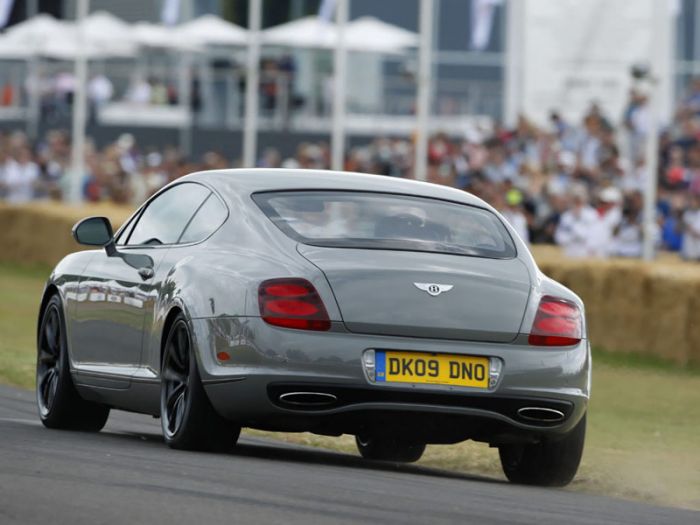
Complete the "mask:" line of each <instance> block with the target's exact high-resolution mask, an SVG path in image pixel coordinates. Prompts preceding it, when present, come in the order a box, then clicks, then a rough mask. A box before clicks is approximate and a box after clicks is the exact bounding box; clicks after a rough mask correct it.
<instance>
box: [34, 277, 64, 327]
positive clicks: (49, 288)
mask: <svg viewBox="0 0 700 525" xmlns="http://www.w3.org/2000/svg"><path fill="white" fill-rule="evenodd" d="M54 295H58V296H59V297H61V292H60V291H59V289H58V286H56V285H55V284H54V283H52V282H49V283H47V284H46V287H45V288H44V293H43V294H42V296H41V302H40V303H39V315H38V317H37V323H36V337H37V340H38V338H39V330H40V329H41V319H42V317H43V316H44V310H46V306H47V305H48V304H49V301H50V300H51V298H52V297H53V296H54Z"/></svg>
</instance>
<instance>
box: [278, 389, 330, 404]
mask: <svg viewBox="0 0 700 525" xmlns="http://www.w3.org/2000/svg"><path fill="white" fill-rule="evenodd" d="M279 400H280V401H281V402H282V403H287V404H288V405H297V406H307V407H308V406H323V405H332V404H333V403H335V402H336V401H337V400H338V398H337V397H336V396H334V395H333V394H329V393H327V392H287V393H285V394H282V395H281V396H280V397H279Z"/></svg>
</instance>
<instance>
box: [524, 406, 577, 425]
mask: <svg viewBox="0 0 700 525" xmlns="http://www.w3.org/2000/svg"><path fill="white" fill-rule="evenodd" d="M528 412H532V413H533V414H532V415H528ZM537 413H539V414H540V415H542V416H543V417H537V416H536V415H535V414H537ZM518 415H519V416H520V417H521V418H523V419H526V420H528V421H540V422H549V423H555V422H557V421H561V420H563V419H564V418H565V417H566V416H565V415H564V412H562V411H560V410H556V409H554V408H545V407H522V408H519V409H518Z"/></svg>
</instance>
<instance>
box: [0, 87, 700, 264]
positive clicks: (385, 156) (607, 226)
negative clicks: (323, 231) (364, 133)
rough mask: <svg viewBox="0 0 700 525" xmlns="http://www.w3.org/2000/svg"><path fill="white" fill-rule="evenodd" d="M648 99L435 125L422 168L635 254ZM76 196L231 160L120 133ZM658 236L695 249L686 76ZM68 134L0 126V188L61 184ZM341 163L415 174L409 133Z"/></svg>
mask: <svg viewBox="0 0 700 525" xmlns="http://www.w3.org/2000/svg"><path fill="white" fill-rule="evenodd" d="M647 106H648V101H647V98H646V96H645V94H644V93H643V92H637V91H632V92H631V93H630V97H629V103H628V106H627V108H626V111H625V115H624V118H623V123H622V124H621V125H619V126H617V127H615V126H613V125H612V124H611V120H610V119H609V117H607V116H606V115H604V113H603V112H602V111H601V110H600V108H599V107H598V106H597V105H595V104H593V105H592V106H591V107H590V109H589V111H588V112H587V114H586V115H585V116H584V118H583V119H582V121H581V122H568V121H566V120H565V119H564V118H563V117H562V116H561V115H560V114H559V113H557V112H555V111H553V112H552V113H551V115H550V119H549V123H548V125H546V126H535V125H534V124H533V123H531V122H529V121H528V120H527V119H526V118H524V117H521V118H520V120H519V122H518V124H517V126H516V127H515V128H513V129H506V128H503V127H498V126H497V127H496V128H495V129H493V130H491V131H490V132H489V133H483V132H481V133H480V132H474V133H470V134H469V135H468V136H465V137H463V138H460V139H455V138H454V137H448V136H447V135H444V134H437V135H435V136H433V137H431V138H430V142H429V148H428V180H429V181H430V182H434V183H438V184H445V185H450V186H454V187H456V188H459V189H462V190H465V191H469V192H471V193H473V194H475V195H477V196H479V197H481V198H483V199H484V200H486V201H487V202H489V203H490V204H492V205H493V206H494V207H495V208H497V209H498V210H499V211H500V212H501V213H502V214H503V215H504V216H505V218H506V219H507V220H508V221H509V222H510V223H511V224H512V225H513V227H514V228H515V229H516V231H518V233H519V234H520V236H521V237H522V238H523V239H525V240H526V241H528V242H530V243H551V244H558V245H560V246H562V248H563V250H564V252H565V253H566V254H568V255H569V256H572V257H609V256H623V257H639V256H641V252H642V229H643V216H642V214H643V211H642V208H643V206H642V204H643V197H642V191H643V188H644V184H645V179H646V177H648V176H649V173H648V169H647V167H646V165H645V160H644V158H645V156H644V144H645V142H646V138H647V132H648V130H647V127H648V114H647V112H648V107H647ZM85 155H86V157H85V158H86V171H87V173H86V175H85V177H84V182H83V188H82V191H83V196H84V199H85V200H87V201H94V202H97V201H112V202H114V203H118V204H126V205H131V206H136V205H138V204H140V203H141V202H143V201H144V200H145V199H146V198H148V197H149V196H150V195H151V194H153V193H154V192H156V191H157V190H158V189H160V188H161V187H163V186H164V185H165V184H167V183H169V182H171V181H173V180H175V179H177V178H178V177H181V176H183V175H186V174H187V173H191V172H193V171H197V170H205V169H217V168H228V167H235V166H236V165H237V164H238V163H239V161H238V160H237V159H231V158H227V157H226V155H225V152H223V153H222V152H215V151H211V152H207V153H205V154H204V155H203V156H202V157H201V158H198V159H191V158H186V157H185V156H183V155H182V153H181V152H180V151H179V150H178V149H177V148H174V147H168V148H164V149H156V148H150V147H144V145H141V144H138V143H137V142H136V140H135V139H134V137H133V136H132V135H129V134H125V135H122V136H120V137H119V138H118V140H116V141H115V142H113V143H112V144H109V145H107V146H105V147H103V148H100V149H97V148H95V147H94V146H93V145H92V144H91V143H88V145H87V148H86V153H85ZM658 164H659V169H658V173H655V174H653V176H654V177H656V178H657V180H658V201H657V208H656V209H657V215H656V225H657V231H656V237H657V246H658V248H659V249H662V250H669V251H676V252H680V254H681V256H682V257H684V258H685V259H689V260H700V81H695V82H693V84H692V85H691V88H690V90H689V93H688V95H687V96H686V98H685V99H684V100H683V101H682V102H681V103H680V104H679V107H678V108H677V111H676V114H675V117H674V120H673V122H672V124H671V125H670V126H669V127H668V128H667V129H665V130H664V131H663V132H662V134H661V136H660V141H659V163H658ZM329 165H330V150H329V145H328V144H327V143H302V144H299V146H298V147H297V149H296V153H295V154H294V155H293V156H290V157H288V158H284V157H283V156H282V155H280V153H279V152H278V151H276V150H274V149H264V150H263V151H262V152H261V155H260V157H259V159H258V166H261V167H270V168H276V167H286V168H316V169H328V168H329ZM69 166H70V137H69V134H68V133H67V132H65V131H61V130H53V131H50V132H48V133H47V134H46V136H44V137H42V138H41V140H38V141H36V142H35V143H32V142H30V141H29V140H28V139H27V137H26V135H25V134H24V133H22V132H10V133H0V199H2V200H5V201H7V202H11V203H21V202H27V201H31V200H37V199H61V198H63V196H64V195H66V186H67V179H68V177H67V172H68V170H69ZM345 168H346V170H348V171H359V172H365V173H376V174H381V175H386V176H390V177H406V178H411V177H413V144H412V142H411V141H410V140H408V139H395V138H377V139H375V140H373V141H371V142H370V143H368V144H366V145H364V146H358V147H354V148H352V149H351V150H350V151H348V153H347V156H346V162H345Z"/></svg>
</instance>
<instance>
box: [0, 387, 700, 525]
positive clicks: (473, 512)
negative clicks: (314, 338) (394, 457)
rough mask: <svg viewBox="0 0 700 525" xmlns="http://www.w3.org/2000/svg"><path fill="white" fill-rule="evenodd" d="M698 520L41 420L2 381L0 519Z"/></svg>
mask: <svg viewBox="0 0 700 525" xmlns="http://www.w3.org/2000/svg"><path fill="white" fill-rule="evenodd" d="M360 522H366V523H397V524H409V523H420V524H428V523H429V524H437V523H478V524H479V525H488V524H516V523H533V524H534V523H537V524H540V525H544V524H549V523H552V524H561V523H565V524H566V525H576V524H593V523H595V524H600V523H605V524H613V523H627V524H635V525H640V524H646V523H648V524H654V525H657V524H662V523H663V524H667V523H688V524H691V523H692V524H697V523H700V513H696V512H689V511H683V510H677V509H668V508H661V507H653V506H650V505H645V504H642V503H631V502H625V501H619V500H615V499H611V498H607V497H603V496H590V495H585V494H577V493H573V492H570V491H565V490H552V489H539V488H530V487H519V486H515V485H511V484H508V483H504V482H500V481H494V480H489V479H486V478H478V477H470V476H462V475H455V474H452V473H448V472H442V471H436V470H433V469H427V468H422V467H417V466H405V465H404V466H395V465H391V464H369V463H367V462H364V461H362V460H361V459H360V458H358V457H355V456H352V455H345V454H338V453H334V452H329V451H322V450H315V449H310V448H305V447H296V446H290V445H287V444H283V443H277V442H274V441H267V440H258V439H255V440H254V439H250V438H244V439H242V440H241V444H240V446H239V447H238V449H237V451H236V452H235V453H232V454H205V453H192V452H179V451H174V450H170V449H168V448H167V447H166V446H165V445H164V444H163V442H162V439H161V437H160V426H159V424H158V422H157V421H156V420H153V419H152V418H149V417H145V416H138V415H135V414H127V413H123V412H116V411H115V412H113V413H112V415H111V416H110V420H109V423H108V424H107V427H106V428H105V429H104V430H103V431H102V432H100V433H99V434H86V433H80V432H65V431H55V430H48V429H45V428H44V427H43V426H42V425H41V424H40V423H39V421H38V419H37V416H36V414H35V405H34V399H33V393H31V392H27V391H24V390H17V389H13V388H8V387H0V524H2V525H10V524H15V523H18V524H33V523H41V524H47V523H53V524H71V525H74V524H81V523H90V524H99V523H115V524H120V525H121V524H132V523H197V524H202V525H208V524H211V523H234V524H238V523H245V524H247V523H262V524H272V523H284V524H288V523H289V524H293V523H304V524H308V523H360Z"/></svg>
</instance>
